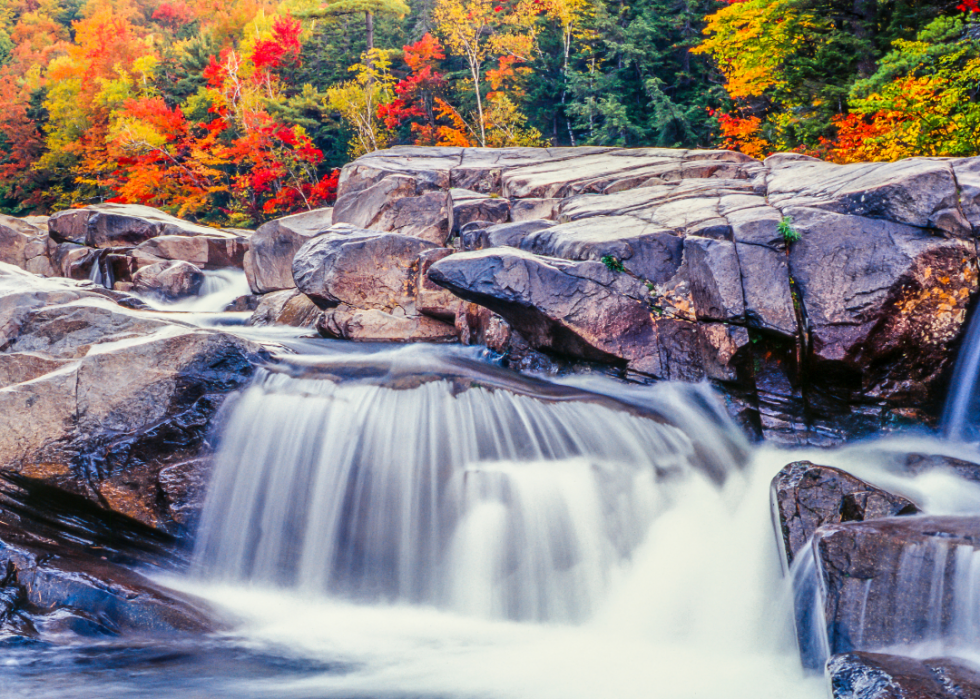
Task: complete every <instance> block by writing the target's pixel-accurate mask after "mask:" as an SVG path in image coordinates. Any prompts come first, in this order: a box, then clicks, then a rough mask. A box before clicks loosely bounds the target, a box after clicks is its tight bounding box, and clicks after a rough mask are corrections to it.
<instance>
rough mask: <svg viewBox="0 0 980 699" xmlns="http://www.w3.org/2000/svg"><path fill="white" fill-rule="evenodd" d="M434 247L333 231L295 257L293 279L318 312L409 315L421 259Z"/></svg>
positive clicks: (377, 235)
mask: <svg viewBox="0 0 980 699" xmlns="http://www.w3.org/2000/svg"><path fill="white" fill-rule="evenodd" d="M436 247H437V246H436V245H435V244H433V243H430V242H428V241H425V240H422V239H421V238H415V237H412V236H405V235H397V234H393V233H378V232H376V231H368V230H357V229H342V230H341V232H334V231H333V230H332V231H331V232H329V233H327V234H325V235H322V236H319V237H317V238H314V239H312V240H310V241H309V242H307V243H306V244H305V245H304V246H303V247H302V248H300V250H299V252H297V253H296V257H295V258H294V260H293V279H294V280H295V281H296V286H297V287H298V288H299V290H300V291H302V292H303V293H304V294H306V295H307V296H309V297H310V298H311V299H313V301H314V302H316V303H317V304H318V305H319V306H320V307H321V308H328V307H332V306H336V305H338V304H346V305H348V306H352V307H354V308H361V309H365V310H367V309H377V310H381V311H385V312H388V313H391V312H393V311H397V312H398V313H400V314H402V315H413V314H414V313H415V283H416V282H415V280H416V279H417V277H418V260H419V255H420V254H421V253H422V252H424V251H426V250H431V249H433V248H436Z"/></svg>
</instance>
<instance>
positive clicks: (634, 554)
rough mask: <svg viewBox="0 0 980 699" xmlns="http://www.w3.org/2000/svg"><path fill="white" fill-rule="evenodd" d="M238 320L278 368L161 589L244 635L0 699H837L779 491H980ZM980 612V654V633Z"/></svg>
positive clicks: (117, 655) (690, 409)
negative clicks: (801, 648) (804, 632)
mask: <svg viewBox="0 0 980 699" xmlns="http://www.w3.org/2000/svg"><path fill="white" fill-rule="evenodd" d="M212 305H213V304H212ZM175 310H176V309H175ZM186 310H194V311H197V310H198V309H190V308H188V309H186ZM215 310H217V309H215ZM183 315H184V317H185V318H186V319H188V320H190V321H191V322H197V323H200V324H204V325H215V324H219V323H220V324H226V323H227V319H220V318H219V317H218V316H217V315H216V314H209V313H203V314H202V313H196V314H189V313H185V314H183ZM225 315H228V314H225ZM230 329H232V330H233V331H235V332H241V333H242V334H244V335H246V336H248V337H250V338H252V339H256V340H261V341H263V342H265V343H267V344H268V345H269V346H275V347H279V348H280V354H279V361H277V362H275V363H273V364H271V365H270V366H269V367H267V368H264V369H262V370H260V371H259V372H258V374H257V376H256V378H255V380H254V381H253V383H252V385H251V387H250V388H248V389H247V390H245V391H244V392H243V393H242V394H241V395H240V396H238V397H236V398H235V399H233V400H232V401H230V403H229V405H228V406H227V408H226V411H225V414H224V416H223V420H222V426H221V429H220V448H219V453H218V456H217V460H216V466H215V471H214V473H213V476H212V481H211V488H210V491H209V496H208V499H207V504H206V507H205V511H204V513H203V516H202V521H201V524H200V527H199V531H198V534H197V537H196V549H195V553H194V563H193V565H192V569H191V570H190V571H188V573H187V574H185V575H181V576H170V577H167V578H165V579H164V580H163V581H164V582H165V583H166V584H169V585H171V586H173V587H175V588H178V589H180V590H183V591H185V592H188V593H192V594H195V595H199V596H201V597H203V598H205V599H207V600H209V601H210V602H211V603H212V604H213V605H214V606H215V607H216V608H217V609H219V610H221V612H222V614H223V615H224V616H225V618H226V619H227V620H228V621H229V623H230V626H229V630H228V631H226V632H222V633H219V634H215V635H213V636H210V637H207V638H203V639H183V640H175V641H173V642H168V643H160V642H147V643H145V644H134V643H132V642H127V643H118V642H113V641H106V642H105V643H86V644H83V645H70V646H67V647H66V646H55V645H44V644H23V643H21V642H16V641H13V640H11V641H9V642H8V643H7V647H6V648H5V649H4V652H3V654H2V658H0V668H2V669H0V696H3V697H8V696H10V697H14V696H30V697H37V696H45V697H81V698H83V699H87V698H89V697H92V698H94V697H100V698H109V697H134V696H139V697H143V696H145V697H220V698H223V697H243V698H251V697H255V698H264V697H284V698H285V697H289V698H292V697H295V698H304V699H306V698H308V699H313V698H314V697H406V698H407V697H459V698H464V697H488V698H490V697H494V698H496V697H499V698H501V699H503V698H510V697H514V698H517V697H521V698H525V697H526V698H528V699H547V698H550V697H555V698H556V699H557V698H561V699H576V698H579V697H581V698H582V699H586V698H588V699H595V698H596V697H617V698H618V699H628V698H631V697H663V698H665V699H686V698H688V697H690V698H694V697H726V699H727V698H731V699H739V698H742V697H744V698H746V699H748V698H750V697H751V698H752V699H763V698H765V697H773V698H776V697H779V698H780V699H784V698H785V697H794V699H807V697H814V698H816V697H826V696H827V695H828V686H827V682H826V680H825V679H824V678H823V677H822V676H820V675H815V674H812V673H810V674H807V673H805V672H804V670H803V669H802V667H801V663H800V660H799V654H798V650H797V643H796V639H795V633H794V629H793V618H792V617H793V613H792V609H793V600H792V599H791V597H790V595H789V592H788V590H789V587H788V583H787V582H786V578H784V577H783V575H782V573H781V571H780V563H779V557H778V553H777V544H776V538H775V534H774V532H773V528H772V522H771V518H770V508H769V483H770V480H771V479H772V476H773V475H774V474H775V473H776V472H777V471H778V470H779V469H780V468H782V467H783V466H784V465H785V464H786V463H788V462H790V461H792V460H795V459H799V458H811V459H813V460H815V461H818V462H820V463H826V464H830V465H837V466H840V467H843V468H847V469H849V470H851V471H852V472H854V473H856V475H859V476H861V477H863V478H866V479H868V480H870V481H872V482H876V483H878V484H880V485H882V486H883V487H886V488H889V489H892V490H894V491H896V492H901V493H903V494H906V495H909V496H911V497H913V498H914V499H916V501H917V502H919V503H920V504H922V505H923V507H924V509H925V510H927V511H928V512H931V513H952V512H970V511H972V512H976V511H977V509H978V508H980V487H977V486H975V485H971V484H967V483H965V482H964V481H962V480H960V479H958V478H956V477H955V476H953V475H952V474H947V473H943V472H930V473H926V474H922V475H920V476H917V477H909V476H907V475H902V474H900V473H898V472H896V471H895V470H894V469H893V468H892V465H891V464H892V459H891V458H890V456H889V454H890V453H891V452H901V451H909V450H916V451H931V452H937V451H945V452H947V453H952V454H953V455H959V456H963V457H966V458H972V459H977V458H978V457H980V455H978V454H977V453H976V451H975V450H974V449H973V447H970V446H967V445H955V444H950V443H949V442H940V441H938V440H935V439H931V438H928V437H922V438H916V439H911V438H905V439H904V440H896V439H891V440H878V441H873V442H867V443H863V444H858V445H854V446H850V447H847V448H844V449H838V450H832V451H818V450H800V451H787V450H779V449H775V448H772V447H768V446H762V447H753V446H750V445H749V444H748V442H747V441H746V439H745V438H744V436H743V435H742V434H741V433H740V432H739V430H738V429H737V428H736V427H735V425H734V424H733V423H732V422H731V421H730V420H729V418H728V417H727V415H726V413H725V411H724V409H723V406H722V404H721V402H720V399H719V398H718V397H717V396H715V395H714V394H713V393H712V392H711V390H710V389H709V388H707V387H706V386H690V385H679V384H660V385H656V386H651V387H640V386H624V385H623V384H622V383H620V382H617V381H614V380H613V379H610V378H605V377H602V376H573V377H568V378H564V379H561V380H551V381H547V380H544V379H540V380H538V379H528V378H525V377H520V376H517V375H516V374H513V373H511V372H508V371H506V370H503V369H501V368H499V367H496V366H494V365H493V364H492V362H490V361H489V359H488V358H487V357H484V356H483V355H481V354H480V353H479V352H478V351H477V350H476V349H473V348H458V347H456V348H452V347H431V346H409V347H401V348H394V349H393V348H392V347H391V346H378V345H375V346H364V345H351V344H349V343H343V342H330V341H324V340H318V339H307V338H303V337H302V336H301V335H302V333H300V332H297V331H294V330H285V329H282V328H275V329H249V328H230ZM951 450H952V451H951ZM964 565H967V563H964ZM971 565H972V564H971ZM974 569H976V570H977V571H978V572H980V566H974V568H970V570H974ZM970 574H972V573H970ZM963 577H964V580H967V578H968V574H967V573H964V576H963ZM964 584H967V583H964ZM966 604H969V602H967V603H966ZM963 624H965V625H966V626H970V625H971V624H972V625H973V626H972V628H973V631H972V633H973V635H972V636H969V637H968V638H969V640H968V642H966V643H961V644H960V646H961V647H960V648H959V649H958V650H957V652H958V654H959V655H961V656H962V657H967V656H969V653H970V652H971V649H972V648H977V647H980V646H976V645H975V643H974V642H975V641H976V637H977V634H976V627H977V625H978V624H980V619H977V618H976V615H972V616H970V617H969V618H968V619H967V620H965V621H964V622H963ZM961 631H962V633H961V636H963V637H964V638H966V637H967V636H966V635H965V634H968V633H970V631H969V630H968V629H967V630H961ZM946 648H947V650H949V649H950V648H951V646H949V645H948V646H946ZM927 650H928V649H924V650H923V649H920V650H919V651H916V650H915V649H912V650H910V651H909V652H923V653H924V652H927ZM954 650H955V649H954Z"/></svg>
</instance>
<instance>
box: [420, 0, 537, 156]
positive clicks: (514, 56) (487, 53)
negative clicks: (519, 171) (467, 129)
mask: <svg viewBox="0 0 980 699" xmlns="http://www.w3.org/2000/svg"><path fill="white" fill-rule="evenodd" d="M539 12H540V10H539V9H538V8H537V7H536V5H535V3H534V1H533V0H515V1H514V2H512V3H505V2H504V1H503V0H501V1H500V3H498V2H496V0H437V2H436V5H435V8H434V10H433V13H432V17H433V21H434V22H435V25H436V29H437V31H438V33H439V35H440V36H441V37H442V38H443V40H444V42H445V45H446V47H447V49H448V50H449V52H450V53H451V54H453V55H456V56H460V57H462V58H464V59H465V60H466V64H467V67H468V69H469V79H470V86H471V94H472V96H473V98H474V100H475V103H476V113H475V118H474V120H473V121H474V132H475V134H476V137H477V142H478V144H479V145H481V146H486V145H487V143H488V138H487V132H488V128H487V127H488V111H487V109H486V106H485V104H484V102H485V101H486V99H485V96H484V94H483V93H484V82H485V81H486V79H487V78H488V76H487V74H486V73H487V64H488V63H492V62H493V61H497V62H498V67H497V68H496V69H495V70H496V71H497V73H496V74H495V75H496V76H498V77H496V78H494V80H495V81H496V85H495V86H494V85H491V92H490V94H488V95H486V98H487V99H490V100H491V102H492V101H493V99H494V98H496V99H497V100H498V104H497V105H493V104H491V105H490V107H491V109H490V112H489V115H491V116H493V117H494V119H495V120H496V122H495V123H496V124H497V128H498V130H499V129H503V130H505V131H506V130H515V131H518V130H520V129H521V126H520V124H519V123H518V122H521V121H522V120H524V117H523V115H521V114H519V112H518V111H517V110H516V105H515V104H514V102H513V99H512V98H511V97H510V96H508V95H507V93H506V92H505V91H504V90H503V89H501V88H503V87H504V86H505V85H504V84H505V82H507V81H508V80H510V79H512V78H513V77H516V76H517V75H518V71H525V70H526V68H523V67H521V64H526V63H527V62H529V61H530V60H531V58H532V50H533V48H534V40H535V33H534V29H533V24H534V19H535V18H536V16H537V15H538V14H539ZM506 119H511V120H513V123H506V121H505V120H506ZM502 120H504V121H502Z"/></svg>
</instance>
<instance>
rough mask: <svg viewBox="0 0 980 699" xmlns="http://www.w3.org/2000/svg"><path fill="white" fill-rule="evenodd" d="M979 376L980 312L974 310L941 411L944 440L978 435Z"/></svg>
mask: <svg viewBox="0 0 980 699" xmlns="http://www.w3.org/2000/svg"><path fill="white" fill-rule="evenodd" d="M978 378H980V313H974V314H973V318H971V319H970V323H969V325H968V326H967V330H966V335H965V336H964V337H963V344H962V346H961V347H960V354H959V357H958V358H957V360H956V368H955V369H954V371H953V380H952V383H951V384H950V389H949V396H948V397H947V398H946V406H945V408H944V410H943V417H942V432H943V436H944V437H946V439H951V440H956V441H966V440H971V441H975V440H976V439H977V438H978V436H980V435H978V434H977V425H976V423H977V420H976V418H977V416H978V408H980V405H978V401H980V395H978V392H977V380H978Z"/></svg>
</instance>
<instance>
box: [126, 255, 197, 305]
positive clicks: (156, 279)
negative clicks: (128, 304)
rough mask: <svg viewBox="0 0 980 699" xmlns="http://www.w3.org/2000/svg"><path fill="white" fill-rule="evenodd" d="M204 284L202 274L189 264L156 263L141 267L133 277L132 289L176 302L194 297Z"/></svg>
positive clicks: (173, 262)
mask: <svg viewBox="0 0 980 699" xmlns="http://www.w3.org/2000/svg"><path fill="white" fill-rule="evenodd" d="M203 283H204V272H202V271H201V270H200V269H198V268H197V267H195V266H194V265H192V264H191V263H189V262H175V261H168V262H158V263H156V264H153V265H149V266H147V267H143V268H142V269H140V270H139V271H138V272H137V273H136V274H135V275H134V276H133V287H134V288H135V290H136V291H138V292H141V293H153V294H157V295H158V296H162V297H163V298H166V299H171V300H176V299H182V298H186V297H188V296H196V295H197V293H198V292H199V291H200V290H201V285H202V284H203Z"/></svg>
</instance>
